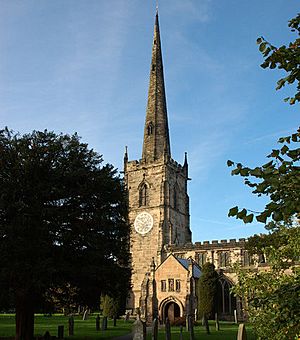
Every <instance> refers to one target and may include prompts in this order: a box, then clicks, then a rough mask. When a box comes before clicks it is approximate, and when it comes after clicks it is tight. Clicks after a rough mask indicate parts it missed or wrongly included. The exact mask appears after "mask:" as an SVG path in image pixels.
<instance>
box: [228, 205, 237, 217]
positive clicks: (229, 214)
mask: <svg viewBox="0 0 300 340" xmlns="http://www.w3.org/2000/svg"><path fill="white" fill-rule="evenodd" d="M238 211H239V208H238V207H237V206H236V207H233V208H231V209H230V210H229V212H228V217H231V216H236V214H237V213H238Z"/></svg>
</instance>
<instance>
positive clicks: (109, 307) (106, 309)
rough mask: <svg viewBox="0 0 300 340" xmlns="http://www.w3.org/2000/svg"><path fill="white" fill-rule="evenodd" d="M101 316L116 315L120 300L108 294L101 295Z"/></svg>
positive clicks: (111, 316) (118, 310) (110, 316)
mask: <svg viewBox="0 0 300 340" xmlns="http://www.w3.org/2000/svg"><path fill="white" fill-rule="evenodd" d="M100 307H101V309H102V313H103V316H107V317H109V318H111V319H112V318H113V317H117V316H118V315H119V313H120V302H119V299H118V298H113V297H111V296H109V295H103V296H101V304H100Z"/></svg>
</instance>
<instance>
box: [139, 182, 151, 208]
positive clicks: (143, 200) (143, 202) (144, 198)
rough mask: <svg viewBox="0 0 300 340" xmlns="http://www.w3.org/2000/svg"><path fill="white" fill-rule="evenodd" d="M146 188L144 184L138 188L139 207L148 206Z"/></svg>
mask: <svg viewBox="0 0 300 340" xmlns="http://www.w3.org/2000/svg"><path fill="white" fill-rule="evenodd" d="M148 195H149V193H148V186H147V184H146V183H143V184H142V186H141V187H140V193H139V206H140V207H143V206H146V205H148V201H149V197H148Z"/></svg>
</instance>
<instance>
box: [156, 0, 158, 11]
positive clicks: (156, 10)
mask: <svg viewBox="0 0 300 340" xmlns="http://www.w3.org/2000/svg"><path fill="white" fill-rule="evenodd" d="M156 14H158V0H156Z"/></svg>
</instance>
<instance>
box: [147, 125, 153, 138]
mask: <svg viewBox="0 0 300 340" xmlns="http://www.w3.org/2000/svg"><path fill="white" fill-rule="evenodd" d="M153 128H154V127H153V124H152V122H150V123H149V124H148V127H147V134H148V136H150V135H152V134H153Z"/></svg>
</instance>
